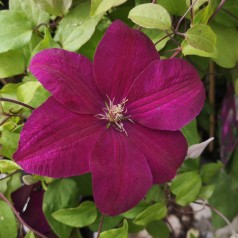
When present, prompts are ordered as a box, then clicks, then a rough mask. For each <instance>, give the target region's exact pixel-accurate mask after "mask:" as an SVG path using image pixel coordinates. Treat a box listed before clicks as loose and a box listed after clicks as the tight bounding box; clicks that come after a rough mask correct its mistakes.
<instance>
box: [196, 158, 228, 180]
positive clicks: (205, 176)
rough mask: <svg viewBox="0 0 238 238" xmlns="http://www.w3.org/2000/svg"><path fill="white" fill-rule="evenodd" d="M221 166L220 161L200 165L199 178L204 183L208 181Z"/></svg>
mask: <svg viewBox="0 0 238 238" xmlns="http://www.w3.org/2000/svg"><path fill="white" fill-rule="evenodd" d="M222 167H223V165H222V163H221V162H217V163H209V164H205V165H203V167H202V171H201V178H202V181H203V182H204V183H210V182H211V180H212V179H213V178H214V177H215V176H216V175H217V174H218V173H219V172H220V170H221V168H222Z"/></svg>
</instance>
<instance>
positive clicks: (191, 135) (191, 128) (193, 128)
mask: <svg viewBox="0 0 238 238" xmlns="http://www.w3.org/2000/svg"><path fill="white" fill-rule="evenodd" d="M182 133H183V135H184V136H185V138H186V140H187V142H188V145H189V146H190V145H193V144H197V143H199V142H200V138H199V135H198V129H197V120H196V119H194V120H193V121H191V122H190V123H189V124H187V125H186V126H185V127H183V128H182Z"/></svg>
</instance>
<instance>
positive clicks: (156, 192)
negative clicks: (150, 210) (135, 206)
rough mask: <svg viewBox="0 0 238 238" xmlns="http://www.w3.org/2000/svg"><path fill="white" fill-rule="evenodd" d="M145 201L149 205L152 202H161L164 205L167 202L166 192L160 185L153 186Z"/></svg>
mask: <svg viewBox="0 0 238 238" xmlns="http://www.w3.org/2000/svg"><path fill="white" fill-rule="evenodd" d="M145 201H146V202H147V203H150V202H161V203H164V202H165V201H166V196H165V193H164V191H163V190H162V189H161V188H160V187H159V186H158V184H156V185H153V186H152V187H151V188H150V190H149V191H148V192H147V194H146V197H145Z"/></svg>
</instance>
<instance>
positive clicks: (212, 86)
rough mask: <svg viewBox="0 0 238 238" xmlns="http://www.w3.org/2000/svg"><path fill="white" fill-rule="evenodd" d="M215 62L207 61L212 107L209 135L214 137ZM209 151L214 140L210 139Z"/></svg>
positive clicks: (212, 148)
mask: <svg viewBox="0 0 238 238" xmlns="http://www.w3.org/2000/svg"><path fill="white" fill-rule="evenodd" d="M214 72H215V64H214V62H212V61H210V63H209V73H210V74H209V103H210V105H211V106H212V108H213V109H214V110H213V112H212V113H210V116H209V122H210V123H209V137H210V138H211V137H214V135H215V113H214V111H215V74H214ZM208 149H209V151H211V152H212V151H213V150H214V142H213V141H212V142H211V143H210V144H209V147H208Z"/></svg>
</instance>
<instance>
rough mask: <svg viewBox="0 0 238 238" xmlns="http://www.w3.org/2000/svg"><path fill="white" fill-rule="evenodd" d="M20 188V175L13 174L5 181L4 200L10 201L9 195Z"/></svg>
mask: <svg viewBox="0 0 238 238" xmlns="http://www.w3.org/2000/svg"><path fill="white" fill-rule="evenodd" d="M20 187H22V181H21V173H16V174H13V175H12V176H11V177H10V179H9V180H8V181H7V190H6V191H5V193H4V194H5V196H6V198H7V199H8V200H9V201H11V200H12V198H11V194H12V193H13V192H15V191H16V190H18V189H19V188H20Z"/></svg>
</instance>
